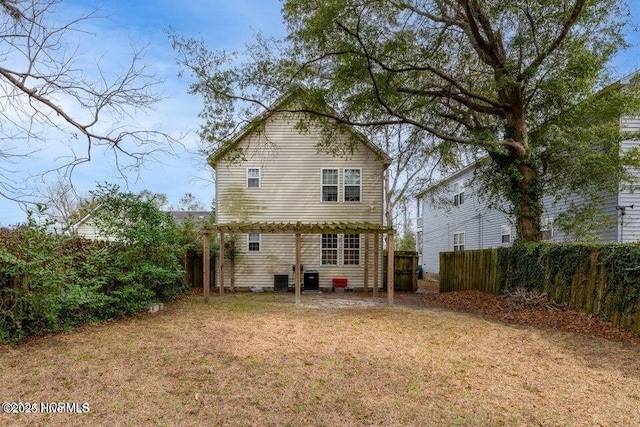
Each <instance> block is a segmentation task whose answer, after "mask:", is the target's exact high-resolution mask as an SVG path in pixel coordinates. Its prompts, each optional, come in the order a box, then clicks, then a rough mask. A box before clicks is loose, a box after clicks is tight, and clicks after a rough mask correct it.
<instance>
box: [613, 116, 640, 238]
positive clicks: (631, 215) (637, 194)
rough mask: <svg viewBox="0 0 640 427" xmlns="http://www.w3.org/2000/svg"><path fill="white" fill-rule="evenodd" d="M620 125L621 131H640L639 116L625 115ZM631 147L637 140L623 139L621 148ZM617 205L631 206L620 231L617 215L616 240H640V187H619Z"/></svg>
mask: <svg viewBox="0 0 640 427" xmlns="http://www.w3.org/2000/svg"><path fill="white" fill-rule="evenodd" d="M620 127H621V130H622V131H623V132H640V117H625V118H623V119H622V120H620ZM632 147H638V141H623V142H622V150H623V151H626V150H629V149H630V148H632ZM635 174H636V176H640V171H635ZM617 205H620V206H631V205H633V208H629V207H628V208H626V215H625V216H624V231H623V232H621V230H620V228H621V220H622V217H621V215H619V214H618V215H617V216H616V218H617V227H616V235H617V237H618V240H620V237H622V241H623V242H636V241H638V240H640V188H632V189H629V188H621V189H620V195H619V198H618V201H617Z"/></svg>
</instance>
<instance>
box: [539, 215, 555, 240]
mask: <svg viewBox="0 0 640 427" xmlns="http://www.w3.org/2000/svg"><path fill="white" fill-rule="evenodd" d="M540 231H541V232H542V240H553V218H542V219H541V220H540Z"/></svg>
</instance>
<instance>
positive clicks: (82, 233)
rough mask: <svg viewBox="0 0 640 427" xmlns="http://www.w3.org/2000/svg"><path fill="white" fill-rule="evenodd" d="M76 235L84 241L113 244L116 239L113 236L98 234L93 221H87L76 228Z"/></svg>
mask: <svg viewBox="0 0 640 427" xmlns="http://www.w3.org/2000/svg"><path fill="white" fill-rule="evenodd" d="M75 233H76V235H77V236H78V237H82V238H84V239H89V240H99V241H108V242H113V241H115V240H116V239H115V238H114V237H113V236H104V235H102V234H100V233H99V232H98V229H97V228H96V226H95V224H94V223H93V221H92V220H91V219H88V220H86V221H85V222H83V223H82V224H80V225H78V226H77V228H76V232H75Z"/></svg>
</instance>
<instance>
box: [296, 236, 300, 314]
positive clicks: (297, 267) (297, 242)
mask: <svg viewBox="0 0 640 427" xmlns="http://www.w3.org/2000/svg"><path fill="white" fill-rule="evenodd" d="M301 255H302V236H301V235H300V233H296V274H295V276H296V304H300V293H301V292H300V259H301V258H302V257H301Z"/></svg>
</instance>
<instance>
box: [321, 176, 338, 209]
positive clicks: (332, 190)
mask: <svg viewBox="0 0 640 427" xmlns="http://www.w3.org/2000/svg"><path fill="white" fill-rule="evenodd" d="M322 201H323V202H337V201H338V169H322Z"/></svg>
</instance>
